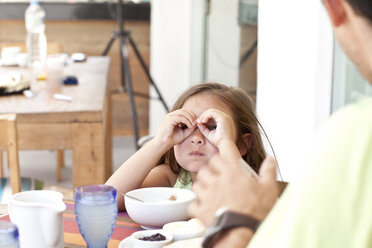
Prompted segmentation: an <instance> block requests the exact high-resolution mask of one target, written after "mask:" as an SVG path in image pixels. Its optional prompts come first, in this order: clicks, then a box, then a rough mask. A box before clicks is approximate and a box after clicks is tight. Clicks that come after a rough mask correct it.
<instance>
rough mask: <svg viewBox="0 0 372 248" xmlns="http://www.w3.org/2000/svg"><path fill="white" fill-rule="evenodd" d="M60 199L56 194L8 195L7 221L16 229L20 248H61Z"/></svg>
mask: <svg viewBox="0 0 372 248" xmlns="http://www.w3.org/2000/svg"><path fill="white" fill-rule="evenodd" d="M65 209H66V205H65V203H64V202H63V195H62V194H61V193H59V192H56V191H49V190H30V191H25V192H20V193H17V194H14V195H12V198H11V200H10V202H9V204H8V211H9V217H10V220H11V222H12V223H13V224H16V225H17V226H18V231H19V244H20V247H22V248H36V247H43V248H63V247H64V238H63V216H62V214H63V212H64V211H65Z"/></svg>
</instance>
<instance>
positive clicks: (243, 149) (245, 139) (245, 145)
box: [239, 133, 253, 156]
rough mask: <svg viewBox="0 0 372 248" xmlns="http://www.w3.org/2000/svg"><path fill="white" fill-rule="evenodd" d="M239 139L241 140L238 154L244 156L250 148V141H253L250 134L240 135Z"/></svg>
mask: <svg viewBox="0 0 372 248" xmlns="http://www.w3.org/2000/svg"><path fill="white" fill-rule="evenodd" d="M241 139H242V142H241V143H240V145H239V152H240V155H242V156H244V155H245V154H247V152H248V150H249V149H250V148H251V146H252V141H253V139H252V134H250V133H245V134H243V135H242V137H241Z"/></svg>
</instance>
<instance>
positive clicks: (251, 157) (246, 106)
mask: <svg viewBox="0 0 372 248" xmlns="http://www.w3.org/2000/svg"><path fill="white" fill-rule="evenodd" d="M199 94H208V95H211V96H214V97H216V98H217V99H218V100H220V101H221V102H222V103H224V104H225V105H226V106H227V107H228V108H229V109H230V111H231V112H232V114H233V118H234V123H235V125H236V130H237V137H238V140H237V141H236V144H237V146H238V147H239V146H241V145H244V143H243V140H242V139H241V137H242V135H243V134H246V133H250V134H251V136H252V142H251V146H250V148H249V150H248V152H247V154H246V155H244V156H243V159H244V160H245V161H246V162H248V164H249V165H250V166H251V167H252V168H253V169H254V170H255V171H256V172H257V173H258V170H259V168H260V166H261V164H262V162H263V160H264V158H265V156H266V153H265V149H264V145H263V143H262V139H261V135H260V129H259V125H258V120H257V117H256V112H255V110H254V107H253V105H252V101H251V99H250V97H249V96H248V94H247V93H246V92H244V91H243V90H241V89H238V88H233V87H228V86H226V85H223V84H219V83H201V84H198V85H195V86H193V87H191V88H189V89H188V90H186V91H185V92H184V93H183V94H182V95H181V96H180V97H179V98H178V99H177V101H176V102H175V104H174V105H173V108H172V110H171V111H175V110H177V109H181V108H182V107H183V105H184V104H185V102H186V101H187V100H188V99H189V98H191V97H193V96H196V95H199ZM160 162H161V163H167V164H169V165H170V167H171V169H172V171H173V172H174V173H176V174H179V173H180V172H181V169H182V167H181V166H180V165H179V164H178V163H177V161H176V158H175V156H174V149H173V147H172V148H171V149H170V150H169V151H168V152H167V153H165V154H164V156H163V158H162V159H161V161H160ZM181 179H182V178H181Z"/></svg>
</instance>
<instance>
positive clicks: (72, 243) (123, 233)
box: [0, 201, 142, 248]
mask: <svg viewBox="0 0 372 248" xmlns="http://www.w3.org/2000/svg"><path fill="white" fill-rule="evenodd" d="M64 202H65V204H66V206H67V208H66V211H65V212H64V213H63V225H64V238H65V247H68V248H80V247H86V244H85V241H84V239H83V237H82V236H81V234H80V231H79V227H78V225H77V223H76V219H75V212H74V211H75V208H74V204H75V203H74V202H73V201H64ZM0 206H1V205H0ZM3 208H4V209H7V206H6V205H5V206H3ZM2 213H3V214H7V211H3V212H2ZM0 214H1V211H0ZM0 220H5V221H10V220H9V215H5V216H3V217H1V218H0ZM138 230H142V228H141V227H140V225H139V224H137V223H135V222H133V221H132V220H131V219H130V218H129V216H128V214H127V213H126V212H120V213H119V214H118V218H117V220H116V226H115V229H114V233H113V234H112V237H111V239H110V241H109V243H108V245H107V248H117V247H118V246H119V244H120V242H121V241H122V240H123V239H125V238H126V237H128V236H130V235H131V234H132V233H134V232H136V231H138Z"/></svg>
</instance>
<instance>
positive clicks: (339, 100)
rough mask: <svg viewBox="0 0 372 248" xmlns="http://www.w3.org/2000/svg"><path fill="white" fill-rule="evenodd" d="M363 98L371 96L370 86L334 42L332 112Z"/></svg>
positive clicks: (371, 87) (371, 89) (371, 88)
mask: <svg viewBox="0 0 372 248" xmlns="http://www.w3.org/2000/svg"><path fill="white" fill-rule="evenodd" d="M365 96H372V86H371V85H370V84H369V83H368V82H367V81H366V79H364V78H363V76H362V75H361V74H360V72H359V71H358V70H357V69H356V67H355V66H354V64H353V63H352V62H351V61H350V60H349V59H348V58H347V57H346V55H345V54H344V52H343V51H342V49H341V47H340V45H339V44H338V42H337V41H336V42H335V51H334V65H333V85H332V112H335V111H336V110H338V109H339V108H341V107H342V106H344V105H346V104H349V103H352V102H355V101H357V100H359V99H360V98H362V97H365Z"/></svg>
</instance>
